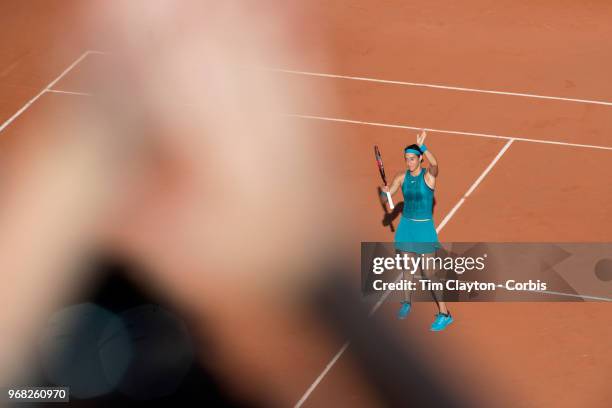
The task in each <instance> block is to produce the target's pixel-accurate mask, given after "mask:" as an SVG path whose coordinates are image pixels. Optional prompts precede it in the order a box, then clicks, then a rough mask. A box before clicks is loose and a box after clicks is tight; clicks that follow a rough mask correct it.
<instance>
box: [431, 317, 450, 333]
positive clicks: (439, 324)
mask: <svg viewBox="0 0 612 408" xmlns="http://www.w3.org/2000/svg"><path fill="white" fill-rule="evenodd" d="M452 322H453V317H452V316H451V314H450V313H448V314H442V313H438V314H437V315H436V319H435V320H434V322H433V323H432V324H431V329H430V330H431V331H442V330H444V329H446V326H448V325H449V324H451V323H452Z"/></svg>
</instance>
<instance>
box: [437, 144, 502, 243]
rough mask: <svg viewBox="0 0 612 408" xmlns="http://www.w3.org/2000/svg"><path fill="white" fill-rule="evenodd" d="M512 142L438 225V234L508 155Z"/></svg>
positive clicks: (498, 154)
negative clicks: (496, 165) (497, 164)
mask: <svg viewBox="0 0 612 408" xmlns="http://www.w3.org/2000/svg"><path fill="white" fill-rule="evenodd" d="M512 142H514V139H510V140H508V142H507V143H506V144H505V145H504V147H502V149H501V150H500V151H499V153H497V156H495V158H494V159H493V161H492V162H491V163H489V165H488V166H487V168H486V169H485V170H484V171H483V172H482V174H481V175H480V177H478V179H476V181H475V182H474V184H472V186H471V187H470V189H469V190H468V191H467V193H465V195H464V196H463V197H461V199H460V200H459V201H458V202H457V204H455V206H454V207H453V209H452V210H450V212H449V213H448V214H446V217H444V219H443V220H442V222H441V223H440V225H438V228H437V229H436V231H437V232H440V230H442V228H444V226H445V225H446V223H448V221H450V219H451V218H452V217H453V215H455V213H456V212H457V210H458V209H459V208H460V207H461V206H462V205H463V203H464V202H465V199H466V198H468V197H469V196H470V194H472V193H473V192H474V190H475V189H476V187H478V185H479V184H480V182H481V181H482V180H483V179H484V178H485V177H486V175H487V174H489V172H490V171H491V169H492V168H493V166H495V164H496V163H497V162H498V161H499V159H501V157H502V156H503V155H504V153H506V150H508V148H509V147H510V145H511V144H512Z"/></svg>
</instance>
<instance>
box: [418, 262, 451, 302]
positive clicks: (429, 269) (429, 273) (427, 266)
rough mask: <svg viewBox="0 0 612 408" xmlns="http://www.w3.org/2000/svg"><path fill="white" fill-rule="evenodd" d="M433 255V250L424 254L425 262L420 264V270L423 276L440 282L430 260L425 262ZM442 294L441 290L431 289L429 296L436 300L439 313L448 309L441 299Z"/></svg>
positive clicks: (433, 281) (434, 281) (431, 280)
mask: <svg viewBox="0 0 612 408" xmlns="http://www.w3.org/2000/svg"><path fill="white" fill-rule="evenodd" d="M434 256H435V252H434V253H431V254H425V256H424V258H423V260H424V261H425V263H424V265H421V271H422V273H423V276H424V277H425V278H426V279H429V281H430V282H432V283H440V284H442V282H441V281H440V279H439V278H438V276H437V275H436V269H435V266H434V263H433V262H431V261H430V262H427V259H428V258H433V257H434ZM443 294H444V291H443V290H431V296H432V298H433V299H434V300H435V301H436V304H437V305H438V309H439V310H440V313H444V314H447V313H448V309H447V308H446V303H444V301H443V299H444V297H443Z"/></svg>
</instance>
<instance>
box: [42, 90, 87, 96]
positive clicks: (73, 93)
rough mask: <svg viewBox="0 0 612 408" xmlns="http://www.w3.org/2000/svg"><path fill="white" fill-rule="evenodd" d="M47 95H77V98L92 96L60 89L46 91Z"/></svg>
mask: <svg viewBox="0 0 612 408" xmlns="http://www.w3.org/2000/svg"><path fill="white" fill-rule="evenodd" d="M47 92H49V93H58V94H68V95H79V96H93V94H92V93H88V92H76V91H62V90H61V89H47Z"/></svg>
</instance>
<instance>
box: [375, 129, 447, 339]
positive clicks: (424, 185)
mask: <svg viewBox="0 0 612 408" xmlns="http://www.w3.org/2000/svg"><path fill="white" fill-rule="evenodd" d="M426 136H427V133H426V132H425V130H423V131H421V133H420V134H419V135H418V136H417V143H416V144H412V145H410V146H407V147H406V148H405V149H404V158H405V160H406V167H407V169H406V172H405V173H401V174H399V175H397V176H396V177H395V179H394V180H393V182H392V183H391V186H390V187H387V186H383V187H382V191H383V192H385V193H386V192H389V193H390V194H391V195H393V194H395V193H396V192H397V190H399V189H400V187H401V191H402V195H403V196H404V209H403V211H402V216H401V217H400V223H399V226H398V227H397V231H396V232H395V249H396V250H397V251H398V252H400V253H401V254H408V255H409V256H417V257H419V258H421V257H424V258H430V257H434V256H435V253H436V250H437V249H438V248H440V243H439V241H438V234H437V232H436V228H435V226H434V222H433V213H432V212H433V199H434V189H435V187H436V177H437V176H438V161H437V160H436V157H435V156H434V155H433V153H432V152H431V151H429V150H428V149H427V147H426V146H425V144H424V142H425V137H426ZM423 156H424V157H426V158H427V161H428V162H429V167H428V168H423V167H422V166H421V165H422V163H423ZM385 196H386V194H384V195H383V199H384V198H385ZM425 260H426V259H423V261H425ZM427 264H428V263H427V262H425V265H422V266H421V272H422V275H423V276H424V278H425V279H428V280H430V281H431V282H439V281H440V280H439V279H438V278H437V276H436V274H435V269H434V268H433V262H429V264H430V265H429V267H428V265H427ZM404 273H405V271H402V274H404ZM409 275H410V279H412V277H413V276H415V275H416V272H415V274H409ZM402 278H403V279H405V276H402ZM442 292H443V291H441V290H432V291H431V294H432V297H433V299H434V300H435V301H436V304H437V306H438V313H437V314H436V315H435V320H434V322H433V324H432V325H431V330H432V331H440V330H444V329H445V328H446V326H448V325H449V324H450V323H452V322H453V318H452V316H451V314H450V312H449V311H448V309H447V307H446V304H445V303H444V301H443V298H442ZM410 299H411V291H405V300H404V301H403V302H402V303H401V307H400V310H399V313H398V318H400V319H405V318H406V316H408V313H410V308H411V302H410Z"/></svg>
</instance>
